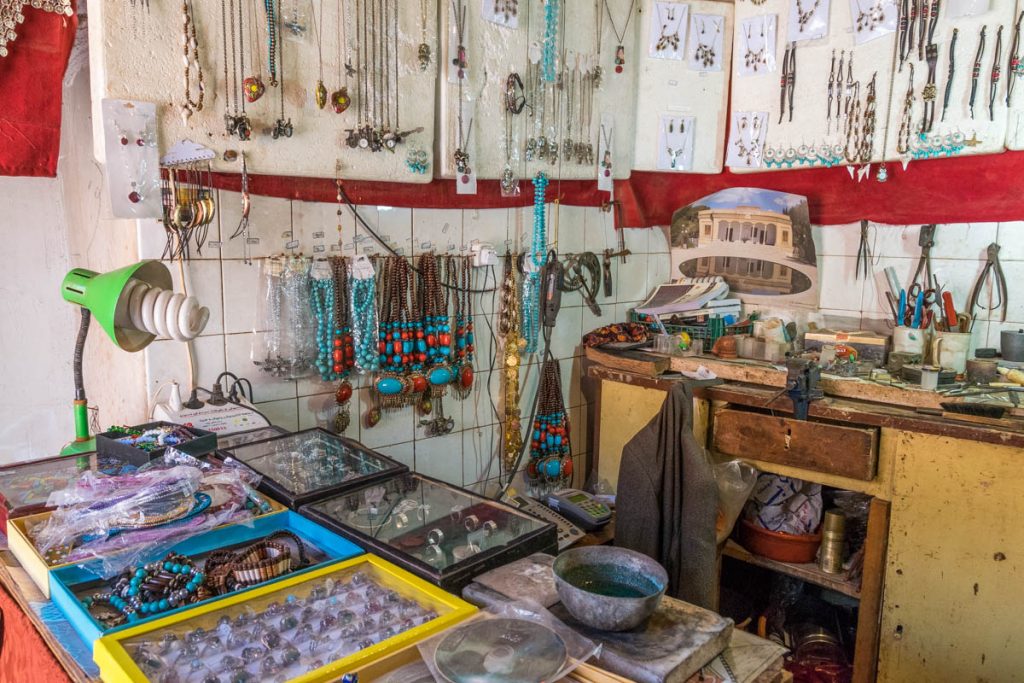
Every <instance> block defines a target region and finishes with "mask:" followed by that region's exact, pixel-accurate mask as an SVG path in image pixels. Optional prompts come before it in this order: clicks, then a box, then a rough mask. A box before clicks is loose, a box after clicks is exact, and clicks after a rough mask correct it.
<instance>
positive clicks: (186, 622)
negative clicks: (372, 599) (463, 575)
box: [93, 555, 477, 683]
mask: <svg viewBox="0 0 1024 683" xmlns="http://www.w3.org/2000/svg"><path fill="white" fill-rule="evenodd" d="M360 571H363V572H368V573H369V574H370V575H371V577H370V578H372V579H373V580H374V582H376V583H378V585H380V586H382V587H384V588H386V589H390V590H393V591H395V592H397V593H398V594H399V595H400V596H401V597H403V598H408V599H411V600H413V601H415V602H416V603H418V604H419V605H420V606H421V607H424V608H429V609H432V610H433V611H434V612H436V614H437V616H436V617H434V618H432V619H430V620H429V621H427V622H425V623H421V624H419V625H416V626H413V627H412V628H409V629H407V630H405V631H401V632H399V633H397V634H396V635H393V636H391V637H388V638H385V639H383V640H381V641H379V642H377V643H374V644H372V645H370V646H368V647H364V648H363V649H360V650H357V651H355V652H353V653H351V654H348V655H344V656H342V657H340V658H339V659H336V660H334V661H331V662H326V663H325V664H324V665H323V666H321V667H319V668H317V669H314V670H311V671H308V672H307V673H303V674H300V675H297V676H293V677H292V678H289V679H288V681H289V682H290V683H320V682H325V681H336V680H338V679H339V678H341V676H342V675H344V674H346V673H349V672H353V671H357V670H358V669H360V668H362V667H364V666H366V665H367V664H369V663H371V662H373V661H376V660H377V659H379V658H381V657H384V656H386V655H389V654H391V653H393V652H396V651H398V650H400V649H402V648H404V647H406V646H408V645H411V644H413V643H415V642H418V641H420V640H422V639H424V638H427V637H429V636H432V635H434V634H436V633H439V632H441V631H443V630H445V629H447V628H449V627H451V626H452V625H454V624H457V623H459V622H461V621H462V620H463V619H465V618H466V617H468V616H470V615H472V614H474V613H476V611H477V608H476V607H474V606H472V605H470V604H469V603H467V602H465V601H463V600H461V599H460V598H457V597H455V596H454V595H451V594H450V593H446V592H445V591H443V590H441V589H439V588H437V587H436V586H432V585H431V584H429V583H427V582H426V581H423V580H422V579H419V578H417V577H416V576H414V575H412V574H410V573H409V572H407V571H405V570H404V569H401V568H399V567H397V566H395V565H393V564H391V563H390V562H388V561H386V560H382V559H380V558H379V557H376V556H373V555H361V556H359V557H355V558H352V559H351V560H346V561H344V562H341V563H338V564H334V565H331V566H329V567H324V568H323V569H319V570H317V571H315V572H310V573H308V574H303V575H301V576H296V577H294V578H289V579H284V580H281V581H278V582H276V583H274V584H272V585H269V586H266V587H264V588H260V589H254V590H250V591H248V592H246V593H244V594H241V595H234V596H229V597H226V598H224V599H223V600H218V601H217V602H213V603H210V604H206V605H202V606H200V607H197V608H195V609H191V610H188V611H185V612H181V613H180V614H175V615H172V616H169V617H165V618H163V619H158V620H156V621H153V622H151V623H148V624H145V625H143V626H137V627H134V628H128V629H125V630H123V631H119V632H117V633H112V634H110V635H108V636H104V637H103V638H100V639H99V640H98V641H96V645H95V648H94V649H93V659H94V660H95V661H96V664H97V665H98V666H99V669H100V677H101V678H102V679H103V681H105V683H129V682H130V683H146V682H147V681H149V680H150V679H149V678H147V676H146V674H145V672H144V671H143V670H142V668H140V666H139V665H138V664H137V663H136V661H135V659H134V658H133V657H132V655H131V654H130V653H129V650H128V649H127V647H126V645H127V646H128V647H131V646H132V645H141V644H142V643H143V642H151V643H153V642H157V641H158V640H160V639H162V638H164V637H165V636H167V635H169V634H171V633H173V634H175V635H176V636H177V637H178V638H179V639H181V640H182V641H187V640H188V638H187V636H186V635H185V634H186V633H194V632H195V631H196V630H197V629H199V628H203V629H205V630H206V631H207V632H209V631H211V630H213V631H216V629H217V626H218V622H219V621H221V619H222V617H225V616H227V617H229V618H230V619H235V618H236V617H237V616H238V615H241V614H243V613H248V614H250V615H252V614H256V611H257V610H264V609H267V608H268V607H269V606H270V605H271V603H277V604H278V605H282V604H285V603H287V602H288V601H289V596H295V595H297V594H299V593H303V594H304V595H308V594H309V593H310V592H312V591H313V590H314V589H315V588H319V587H324V586H325V585H326V582H327V579H329V578H330V579H334V580H335V581H339V580H346V579H350V578H351V577H352V576H353V575H354V574H356V573H357V572H360ZM322 599H329V598H326V597H325V598H322ZM345 607H346V605H344V604H340V605H339V606H338V607H337V610H338V611H339V612H341V611H342V610H343V609H344V608H345ZM348 607H354V608H355V607H358V605H355V606H354V605H351V604H349V605H348ZM275 618H276V617H275ZM251 623H254V622H251ZM161 632H163V633H161ZM262 632H263V633H266V632H267V630H263V631H262ZM278 632H279V633H281V634H284V635H285V637H288V633H289V632H290V630H285V629H282V630H280V631H278ZM297 633H298V631H296V634H297ZM143 636H149V638H143ZM332 642H333V641H332ZM253 644H254V645H258V643H253ZM295 647H296V648H297V649H300V648H298V646H295ZM303 647H305V645H303ZM276 649H282V648H281V646H278V647H277V648H276ZM268 651H269V650H268ZM271 652H274V651H271ZM274 653H275V654H276V652H274ZM225 656H226V655H221V656H220V658H219V659H218V660H217V661H218V662H223V661H224V658H225ZM276 675H277V674H276V673H275V674H273V675H264V676H262V679H265V680H273V679H274V676H276ZM257 680H260V678H257Z"/></svg>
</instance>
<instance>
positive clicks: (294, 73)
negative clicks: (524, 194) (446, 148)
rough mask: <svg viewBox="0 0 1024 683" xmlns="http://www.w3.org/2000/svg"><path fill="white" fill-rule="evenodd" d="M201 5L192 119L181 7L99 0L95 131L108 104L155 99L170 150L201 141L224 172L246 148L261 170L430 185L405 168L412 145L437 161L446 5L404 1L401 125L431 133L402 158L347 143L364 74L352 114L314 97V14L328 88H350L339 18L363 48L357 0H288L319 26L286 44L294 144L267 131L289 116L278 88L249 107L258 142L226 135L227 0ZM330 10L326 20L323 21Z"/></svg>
mask: <svg viewBox="0 0 1024 683" xmlns="http://www.w3.org/2000/svg"><path fill="white" fill-rule="evenodd" d="M241 1H243V2H244V7H245V9H246V11H247V12H253V9H252V8H255V10H254V13H255V16H256V17H258V18H259V19H260V20H261V21H263V22H264V23H265V18H264V17H265V15H264V11H263V3H260V2H255V3H254V2H253V0H241ZM442 2H443V0H442ZM192 3H193V7H194V16H195V22H196V29H197V38H198V41H199V45H200V61H201V63H202V67H203V78H204V83H205V87H206V97H205V103H204V108H203V110H202V111H201V112H197V113H195V114H193V115H192V116H191V117H190V118H189V119H188V120H187V121H183V119H182V117H181V116H180V110H181V104H182V101H183V99H184V85H183V78H184V76H183V70H184V66H183V63H182V11H181V2H162V1H159V0H153V1H150V2H141V1H140V2H137V3H136V2H104V1H103V0H89V6H88V9H89V53H90V54H89V59H90V67H91V74H92V88H93V119H94V120H93V126H94V130H95V131H102V117H101V116H100V109H99V107H100V102H101V100H102V99H103V98H121V99H132V100H142V101H149V102H155V103H156V104H157V111H158V117H159V121H160V148H161V149H168V148H169V147H170V146H171V145H172V144H174V143H175V142H178V141H180V140H182V139H191V140H193V141H194V142H197V143H200V144H202V145H205V146H207V147H210V148H212V149H213V150H215V151H216V152H217V153H218V155H217V156H218V158H217V160H215V161H214V162H213V166H214V169H215V170H218V171H228V172H238V171H239V170H240V167H239V163H238V162H237V161H235V162H225V161H222V160H221V155H222V153H223V152H224V151H225V150H228V149H231V150H239V151H244V152H245V154H246V162H247V165H248V169H249V172H251V173H267V174H276V175H295V176H312V177H332V176H333V175H334V173H335V165H336V162H337V161H339V160H340V162H341V172H342V174H343V175H344V177H346V178H351V179H356V180H388V181H401V182H410V183H425V182H429V181H430V179H431V174H430V173H427V174H418V173H413V172H411V171H410V170H408V168H407V167H406V163H405V162H406V153H407V151H408V145H409V144H412V145H414V146H416V147H418V148H422V149H423V150H425V151H426V153H427V155H428V160H430V161H432V159H430V157H432V150H433V146H434V143H433V138H434V112H435V106H434V99H435V92H436V83H435V81H436V76H437V68H436V63H437V56H438V50H437V40H436V26H437V21H436V12H437V0H423V2H412V1H408V2H406V1H403V2H400V3H394V5H395V6H397V7H399V9H400V13H399V16H398V33H399V55H398V73H399V76H398V89H399V93H400V96H399V97H400V111H399V113H400V116H401V120H400V123H401V128H402V129H403V130H408V129H413V128H418V127H422V129H423V131H422V132H419V133H416V134H413V135H411V136H410V139H409V142H408V143H406V144H405V145H400V146H399V148H398V150H397V151H396V152H395V153H390V152H376V153H374V152H369V151H364V150H358V149H352V148H350V147H349V146H348V145H346V144H345V138H346V136H347V132H346V131H347V129H349V128H353V127H354V125H355V121H356V117H357V113H356V112H357V109H356V107H357V104H358V102H357V100H356V98H355V97H354V95H355V92H356V89H357V88H356V85H357V81H358V76H353V77H350V78H349V92H350V94H352V95H353V103H352V106H351V107H350V108H349V109H348V111H346V112H345V113H343V114H336V113H334V111H333V110H331V106H330V104H328V105H327V107H326V108H325V109H324V110H320V109H318V108H317V106H316V103H315V101H314V88H315V87H316V82H317V78H318V64H319V60H318V57H317V55H318V51H317V42H316V38H315V35H314V31H313V29H312V26H313V22H312V21H311V20H310V13H311V8H315V12H316V18H317V20H319V21H321V22H322V25H323V26H322V28H323V30H322V51H323V60H324V81H325V84H326V86H327V89H328V91H331V90H334V89H335V88H337V87H339V86H340V85H341V83H339V82H337V81H339V80H340V79H339V77H338V75H337V74H338V64H337V62H338V59H337V57H336V55H337V52H338V44H339V42H340V40H341V36H340V33H339V31H338V20H337V17H338V11H339V7H343V8H344V12H345V14H346V15H347V16H348V21H347V24H348V31H347V39H346V42H348V43H349V45H350V46H354V44H355V39H356V36H355V32H354V30H353V24H354V20H355V7H354V5H355V3H354V2H353V0H344V2H337V1H336V0H335V1H331V0H327V1H325V2H323V3H320V2H309V0H283V2H281V5H282V6H283V9H284V11H285V12H286V13H287V12H291V11H292V9H293V8H296V9H297V10H298V11H299V12H300V13H302V14H304V15H305V18H306V24H307V25H308V26H309V30H307V31H306V33H305V35H304V36H303V37H302V38H301V39H292V38H284V82H285V107H286V108H285V117H286V118H287V117H291V119H292V124H293V126H294V130H295V132H294V135H293V136H292V137H291V138H287V139H284V138H282V139H278V140H274V139H272V137H271V136H270V134H269V132H267V133H265V132H264V130H265V129H269V128H270V127H271V126H272V125H273V123H274V121H275V120H276V119H277V117H278V116H279V107H280V105H279V100H278V93H277V89H276V88H271V87H268V88H267V92H266V94H264V95H263V97H262V98H261V99H260V100H258V101H257V102H255V103H253V104H247V105H246V110H247V113H248V115H249V117H250V118H251V119H252V122H253V131H254V132H253V135H252V140H250V141H249V142H240V141H239V140H238V139H237V138H234V137H229V136H228V135H227V134H226V132H225V130H224V113H225V97H226V89H225V85H224V66H223V56H222V55H223V41H222V38H221V35H222V34H221V30H222V29H221V26H222V23H221V7H222V5H221V1H220V0H192ZM236 8H237V4H236ZM422 8H425V10H426V13H427V14H426V16H427V21H426V35H427V43H428V44H430V45H431V49H432V53H433V55H432V56H433V60H434V62H433V65H432V66H431V68H429V69H427V70H425V71H421V70H420V68H419V65H418V62H417V50H418V47H419V44H420V42H421V35H422V27H423V23H422V16H423V12H422ZM321 10H322V12H323V17H321V16H320V12H321ZM247 26H248V24H247ZM247 42H248V41H247ZM255 42H256V44H257V45H259V49H260V50H264V51H265V50H266V44H265V36H263V35H262V34H261V36H260V38H259V40H257V41H255ZM353 50H354V48H353ZM348 59H352V60H354V52H351V53H350V56H349V57H348ZM245 60H246V63H247V64H251V63H252V54H251V51H250V50H249V45H248V44H247V45H246V54H245ZM266 61H267V58H266V56H265V55H264V57H263V62H264V74H263V78H264V81H267V80H268V78H267V69H266ZM343 61H344V58H343ZM94 140H95V143H94V146H95V154H96V157H97V158H98V159H99V160H100V161H103V158H104V154H103V151H102V144H103V137H102V135H101V134H95V135H94Z"/></svg>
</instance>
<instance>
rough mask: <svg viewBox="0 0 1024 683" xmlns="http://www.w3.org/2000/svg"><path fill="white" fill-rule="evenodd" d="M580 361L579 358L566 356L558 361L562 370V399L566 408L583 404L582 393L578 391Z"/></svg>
mask: <svg viewBox="0 0 1024 683" xmlns="http://www.w3.org/2000/svg"><path fill="white" fill-rule="evenodd" d="M581 361H582V359H580V358H566V359H564V360H561V361H559V365H560V366H561V371H562V401H563V402H564V403H565V407H566V409H568V408H574V407H576V406H579V405H582V404H583V394H582V393H581V392H580V373H581V371H582V362H581Z"/></svg>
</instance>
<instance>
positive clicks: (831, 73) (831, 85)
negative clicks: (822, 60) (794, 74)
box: [825, 50, 836, 135]
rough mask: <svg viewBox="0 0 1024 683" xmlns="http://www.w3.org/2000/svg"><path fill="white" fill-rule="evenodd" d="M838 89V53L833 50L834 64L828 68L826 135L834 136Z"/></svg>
mask: <svg viewBox="0 0 1024 683" xmlns="http://www.w3.org/2000/svg"><path fill="white" fill-rule="evenodd" d="M835 87H836V51H835V50H832V63H831V64H830V65H829V67H828V114H827V117H826V119H825V134H826V135H831V134H832V99H833V96H834V95H835Z"/></svg>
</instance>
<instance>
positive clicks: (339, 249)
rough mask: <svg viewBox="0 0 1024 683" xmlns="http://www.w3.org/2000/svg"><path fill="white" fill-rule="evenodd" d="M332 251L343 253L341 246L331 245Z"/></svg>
mask: <svg viewBox="0 0 1024 683" xmlns="http://www.w3.org/2000/svg"><path fill="white" fill-rule="evenodd" d="M331 251H341V245H340V244H332V245H331Z"/></svg>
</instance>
